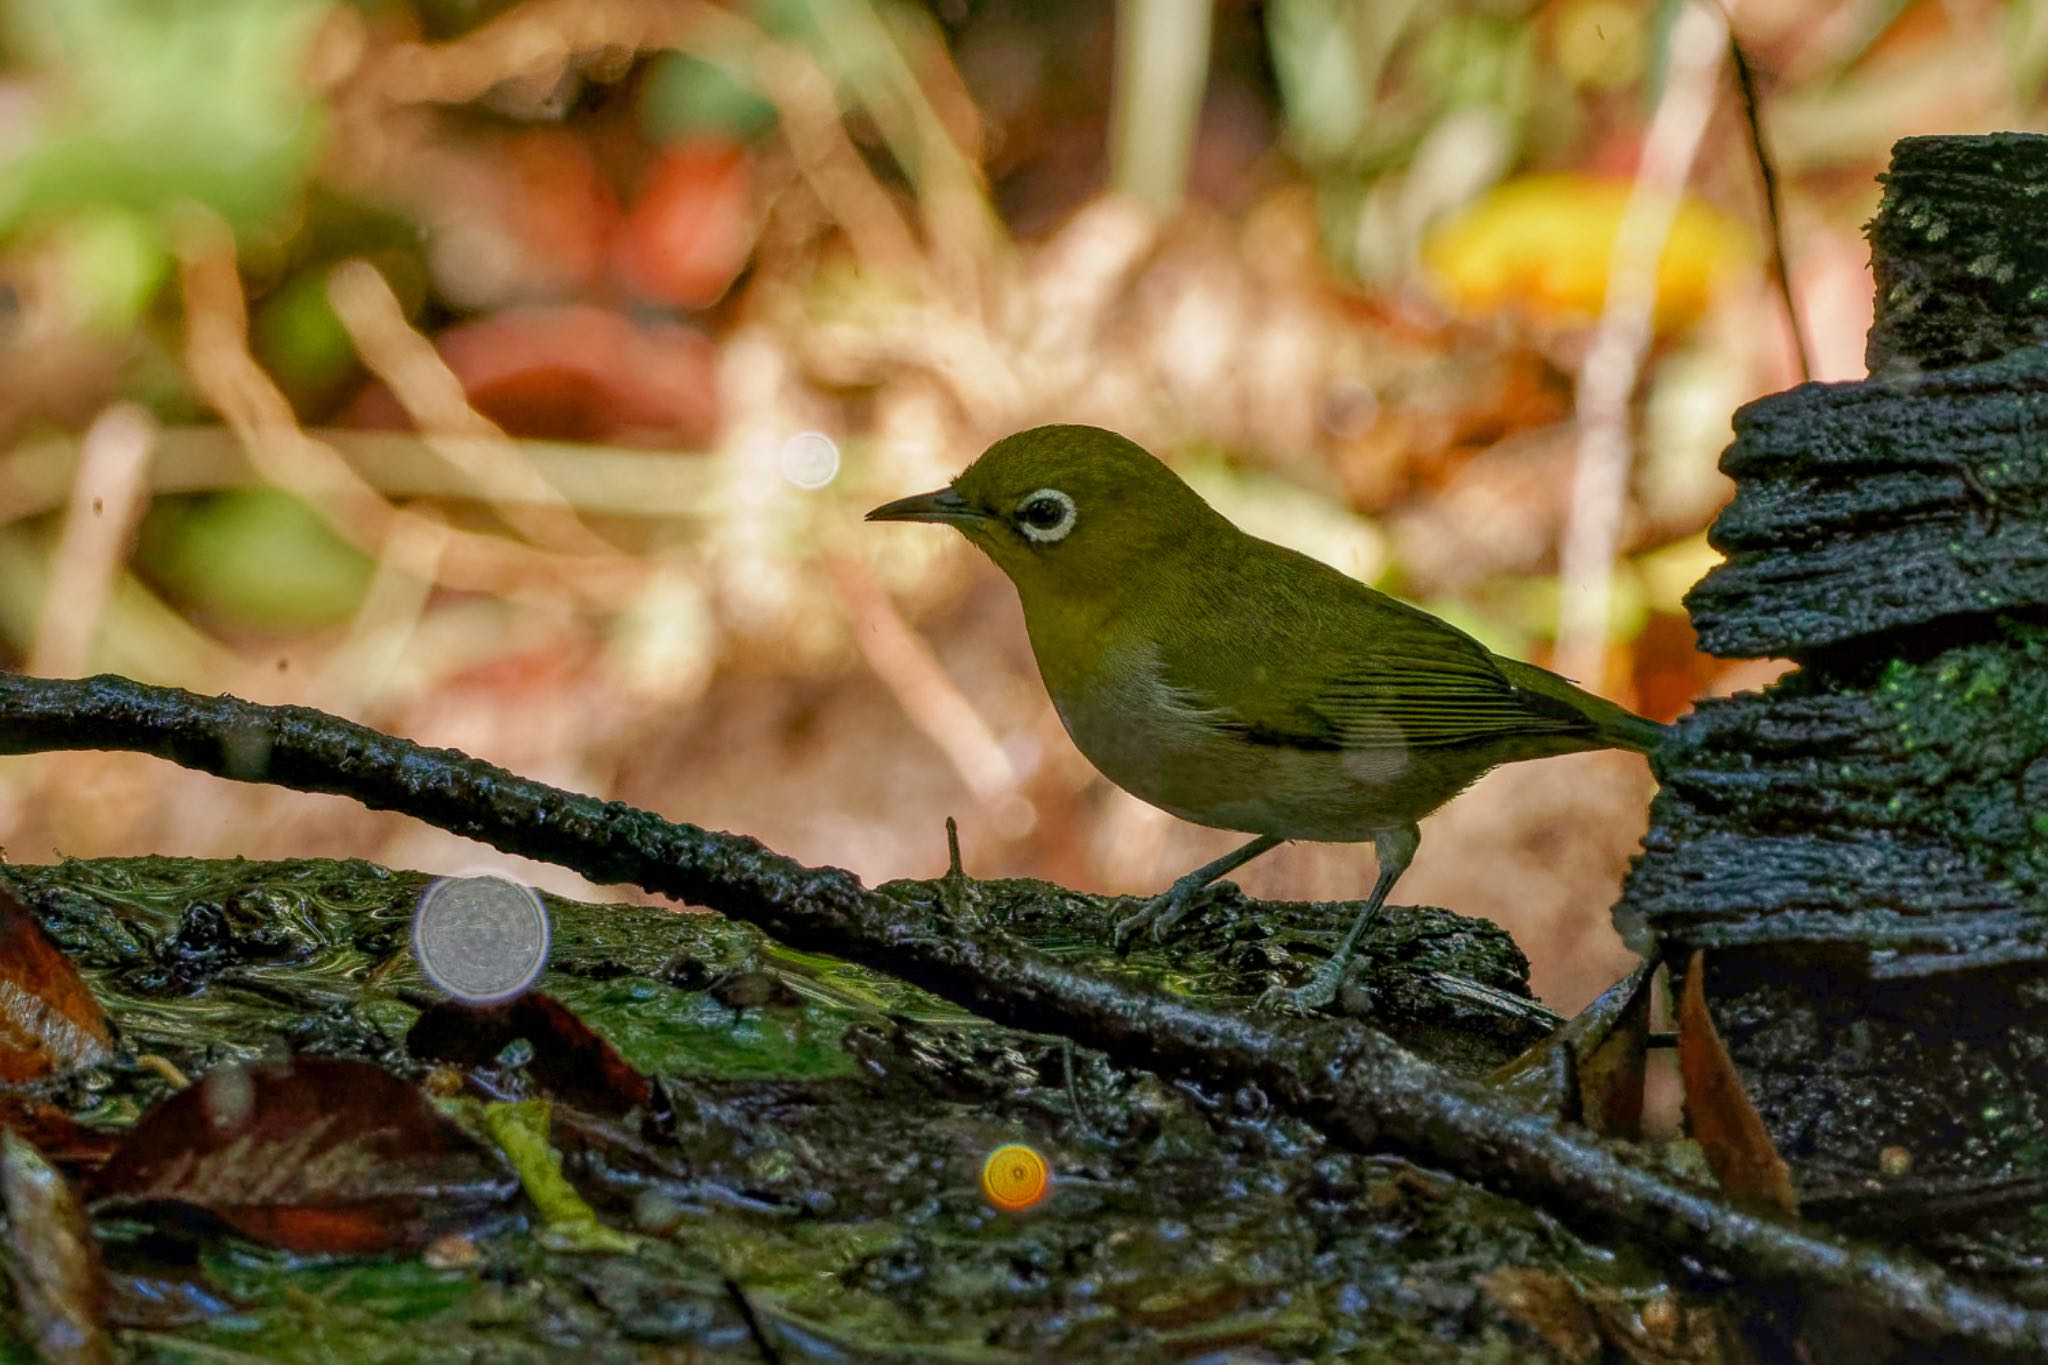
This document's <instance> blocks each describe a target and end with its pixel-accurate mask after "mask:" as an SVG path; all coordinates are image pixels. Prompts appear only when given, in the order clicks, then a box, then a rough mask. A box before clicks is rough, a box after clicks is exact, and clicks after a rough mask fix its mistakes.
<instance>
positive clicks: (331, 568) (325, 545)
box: [136, 488, 371, 631]
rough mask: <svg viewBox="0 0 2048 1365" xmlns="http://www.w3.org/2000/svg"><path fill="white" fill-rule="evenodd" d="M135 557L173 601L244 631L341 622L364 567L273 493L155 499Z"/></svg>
mask: <svg viewBox="0 0 2048 1365" xmlns="http://www.w3.org/2000/svg"><path fill="white" fill-rule="evenodd" d="M136 556H137V559H138V560H139V561H140V563H141V564H142V566H143V567H144V568H145V569H147V570H148V571H149V573H150V574H152V575H153V576H154V577H155V578H156V579H157V580H158V581H159V582H161V583H162V584H163V585H164V586H165V587H166V588H167V589H169V590H170V591H171V592H172V593H173V594H174V595H176V596H178V597H180V598H182V599H184V600H185V601H187V602H190V603H193V604H195V605H197V606H199V607H201V608H203V609H204V610H205V611H207V612H209V613H210V614H212V615H215V616H218V617H220V618H222V619H223V620H225V621H226V622H228V623H229V624H232V625H236V626H240V627H242V628H244V629H249V630H275V631H294V630H317V629H320V628H321V627H324V626H331V625H336V624H338V623H340V622H342V621H344V620H347V619H348V617H349V615H350V614H351V613H353V612H354V611H355V609H356V607H357V605H358V604H359V603H360V602H361V601H362V598H363V593H364V592H365V591H366V590H367V589H368V587H369V583H370V574H371V564H370V561H369V560H368V559H367V558H365V557H364V556H363V554H362V553H361V552H360V551H358V550H356V549H355V548H354V547H353V546H351V545H349V544H347V543H346V542H344V541H343V540H342V539H341V538H340V537H339V536H337V535H335V534H334V532H333V531H331V530H329V529H328V528H327V524H326V523H325V522H323V521H322V520H321V519H320V518H319V516H318V515H317V514H316V513H315V512H314V511H313V509H312V508H310V507H308V506H307V505H306V504H305V503H303V502H301V501H299V499H297V498H295V497H293V496H291V495H290V494H289V493H283V492H280V491H278V490H277V489H274V488H244V489H237V490H235V491H233V492H228V493H220V494H216V495H214V496H212V497H207V498H197V499H185V500H178V501H172V502H159V503H158V504H157V505H156V506H155V507H153V508H151V509H150V514H149V516H148V517H146V518H145V519H144V521H143V527H142V536H141V543H140V545H139V546H138V548H137V551H136Z"/></svg>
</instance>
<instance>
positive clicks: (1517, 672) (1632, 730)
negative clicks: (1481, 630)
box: [1493, 654, 1667, 754]
mask: <svg viewBox="0 0 2048 1365" xmlns="http://www.w3.org/2000/svg"><path fill="white" fill-rule="evenodd" d="M1493 661H1494V663H1495V664H1496V665H1497V666H1498V667H1499V668H1500V671H1501V672H1502V674H1504V675H1505V676H1506V677H1507V680H1508V681H1509V682H1510V683H1512V684H1513V685H1514V687H1515V689H1516V690H1517V691H1518V692H1521V693H1522V694H1523V695H1524V696H1525V697H1530V698H1532V700H1533V699H1537V698H1540V699H1541V700H1540V701H1537V702H1536V704H1537V705H1539V706H1543V707H1545V708H1546V709H1550V708H1554V710H1551V711H1550V713H1551V714H1552V715H1554V716H1557V717H1560V718H1564V717H1570V716H1572V715H1573V714H1574V713H1576V715H1577V717H1578V718H1579V719H1580V720H1581V721H1583V722H1584V723H1586V724H1587V725H1590V726H1591V727H1592V730H1593V734H1594V736H1595V737H1596V738H1598V739H1599V741H1600V742H1601V743H1602V744H1605V745H1611V746H1612V747H1614V748H1616V749H1631V750H1634V751H1635V752H1636V753H1639V754H1647V753H1649V752H1650V751H1651V750H1653V749H1655V748H1656V747H1657V746H1658V745H1659V744H1661V743H1663V741H1664V734H1665V730H1666V728H1667V727H1665V726H1662V725H1659V724H1658V723H1657V722H1656V721H1654V720H1646V719H1644V718H1643V717H1642V716H1639V715H1637V714H1636V713H1635V712H1633V711H1631V710H1629V709H1628V708H1627V707H1625V706H1617V705H1615V704H1614V703H1613V702H1611V701H1609V700H1607V699H1606V698H1605V697H1596V696H1594V695H1593V694H1592V693H1591V692H1588V691H1586V690H1585V689H1584V688H1582V687H1579V686H1577V685H1576V684H1574V683H1573V682H1571V681H1570V680H1569V679H1566V678H1561V677H1559V676H1558V675H1557V674H1555V673H1552V672H1551V671H1550V670H1549V669H1547V668H1538V667H1537V666H1536V665H1534V664H1525V663H1522V662H1521V661H1520V660H1517V659H1509V658H1505V657H1503V656H1501V655H1498V654H1496V655H1494V656H1493Z"/></svg>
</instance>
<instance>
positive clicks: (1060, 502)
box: [1017, 488, 1074, 545]
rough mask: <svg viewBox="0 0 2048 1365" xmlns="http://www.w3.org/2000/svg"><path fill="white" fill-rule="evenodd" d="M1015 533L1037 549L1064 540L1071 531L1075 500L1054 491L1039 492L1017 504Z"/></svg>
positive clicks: (1042, 490) (1051, 489) (1045, 489)
mask: <svg viewBox="0 0 2048 1365" xmlns="http://www.w3.org/2000/svg"><path fill="white" fill-rule="evenodd" d="M1017 529H1018V530H1020V531H1022V532H1023V533H1024V534H1025V535H1026V536H1028V537H1030V538H1031V539H1032V540H1035V541H1037V542H1038V543H1039V544H1040V545H1050V544H1052V543H1053V542H1054V541H1056V540H1065V539H1066V538H1067V533H1068V532H1069V531H1071V530H1073V529H1074V500H1073V499H1072V498H1070V497H1068V496H1067V495H1066V494H1065V493H1062V492H1060V490H1059V489H1057V488H1041V489H1039V490H1038V491H1037V492H1036V493H1033V494H1032V495H1031V496H1030V497H1028V498H1026V499H1024V501H1022V502H1020V503H1018V504H1017Z"/></svg>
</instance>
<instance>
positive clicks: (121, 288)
mask: <svg viewBox="0 0 2048 1365" xmlns="http://www.w3.org/2000/svg"><path fill="white" fill-rule="evenodd" d="M52 235H53V237H54V239H55V241H56V244H57V258H58V261H59V267H58V268H59V270H60V271H61V272H62V275H63V279H64V289H65V292H66V294H67V295H68V296H69V299H70V302H71V305H72V309H73V312H74V314H75V316H77V317H78V318H79V319H80V320H81V321H82V322H83V323H84V324H85V326H86V327H87V328H89V329H90V330H92V331H96V332H101V333H104V334H107V335H118V334H120V333H123V332H126V331H128V330H130V329H131V328H133V327H134V326H135V324H136V322H137V321H138V320H139V319H140V318H141V316H142V314H143V311H144V310H145V309H147V308H148V307H149V305H150V302H151V301H152V300H153V299H155V298H156V295H157V291H158V290H159V289H161V288H162V287H163V283H164V280H165V279H166V278H167V277H168V276H169V274H170V267H171V257H170V253H169V252H168V251H166V250H165V249H164V244H163V242H162V240H161V239H160V238H159V236H158V234H157V232H156V230H155V228H154V227H153V226H152V224H151V223H150V222H149V220H148V219H146V218H144V217H143V216H142V215H141V214H139V213H136V212H134V211H133V210H131V209H126V208H120V207H117V206H106V207H98V208H89V209H86V210H84V211H82V212H79V213H76V214H74V215H72V216H71V217H69V218H67V219H65V220H64V221H63V223H61V224H60V225H59V226H58V227H57V228H56V229H55V231H54V233H53V234H52Z"/></svg>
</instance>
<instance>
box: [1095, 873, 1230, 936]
mask: <svg viewBox="0 0 2048 1365" xmlns="http://www.w3.org/2000/svg"><path fill="white" fill-rule="evenodd" d="M1208 890H1209V888H1208V886H1184V885H1182V884H1181V883H1180V882H1175V883H1174V884H1173V885H1172V886H1169V887H1167V888H1166V890H1164V891H1162V892H1160V893H1159V894H1158V895H1156V896H1154V897H1152V898H1151V899H1150V900H1148V901H1145V902H1144V903H1143V904H1141V905H1140V906H1139V907H1138V908H1137V910H1136V911H1135V912H1133V913H1132V914H1129V915H1126V916H1124V917H1123V918H1122V919H1120V920H1118V921H1117V922H1116V933H1115V937H1114V940H1113V941H1114V943H1115V945H1116V950H1117V952H1119V953H1122V952H1124V951H1126V950H1127V949H1128V948H1129V947H1130V945H1131V941H1132V940H1133V939H1134V938H1136V937H1137V936H1138V935H1139V934H1140V933H1143V932H1144V931H1146V930H1148V929H1149V930H1150V931H1151V933H1152V941H1153V942H1155V943H1158V942H1162V941H1164V940H1165V938H1166V934H1167V931H1168V930H1169V929H1171V928H1173V926H1174V925H1176V924H1179V923H1180V922H1181V921H1182V920H1183V919H1186V918H1187V915H1188V912H1189V911H1190V910H1193V909H1194V908H1195V906H1196V905H1197V904H1198V903H1199V902H1200V901H1201V899H1202V897H1203V894H1204V893H1205V892H1207V891H1208Z"/></svg>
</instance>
